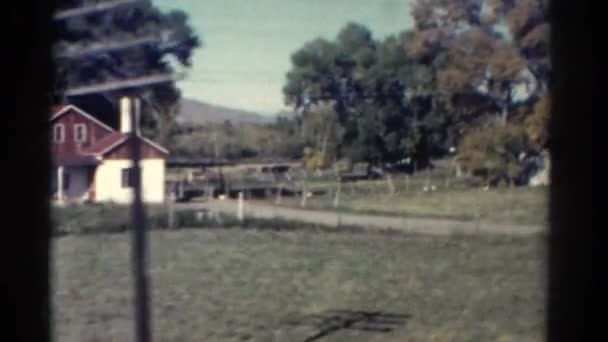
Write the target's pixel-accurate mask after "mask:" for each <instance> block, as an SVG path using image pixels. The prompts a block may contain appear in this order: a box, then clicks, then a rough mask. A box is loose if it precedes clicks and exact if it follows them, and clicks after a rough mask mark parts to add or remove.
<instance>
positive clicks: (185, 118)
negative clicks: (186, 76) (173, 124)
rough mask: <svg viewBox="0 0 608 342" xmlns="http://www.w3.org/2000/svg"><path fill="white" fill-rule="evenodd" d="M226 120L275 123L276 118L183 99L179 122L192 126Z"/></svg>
mask: <svg viewBox="0 0 608 342" xmlns="http://www.w3.org/2000/svg"><path fill="white" fill-rule="evenodd" d="M226 120H230V121H232V122H233V123H239V122H244V123H267V122H272V121H274V120H275V117H274V116H265V115H261V114H258V113H255V112H250V111H245V110H240V109H234V108H227V107H222V106H218V105H212V104H209V103H205V102H202V101H198V100H193V99H186V98H184V99H182V102H181V109H180V113H179V115H178V116H177V121H178V122H180V123H192V124H206V123H218V122H224V121H226Z"/></svg>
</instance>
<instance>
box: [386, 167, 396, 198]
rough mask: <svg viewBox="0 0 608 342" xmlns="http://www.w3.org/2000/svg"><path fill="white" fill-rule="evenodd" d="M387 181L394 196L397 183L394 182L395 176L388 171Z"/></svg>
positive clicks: (390, 192)
mask: <svg viewBox="0 0 608 342" xmlns="http://www.w3.org/2000/svg"><path fill="white" fill-rule="evenodd" d="M386 182H387V184H388V193H389V194H390V195H391V196H392V195H394V194H395V184H393V177H392V176H391V174H390V173H388V172H387V173H386Z"/></svg>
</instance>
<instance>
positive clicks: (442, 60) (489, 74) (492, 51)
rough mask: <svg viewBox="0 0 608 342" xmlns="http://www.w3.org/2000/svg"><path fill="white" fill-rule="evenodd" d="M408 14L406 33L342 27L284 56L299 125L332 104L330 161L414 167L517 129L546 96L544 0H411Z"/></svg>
mask: <svg viewBox="0 0 608 342" xmlns="http://www.w3.org/2000/svg"><path fill="white" fill-rule="evenodd" d="M412 15H413V18H414V20H415V29H414V30H412V31H405V32H403V33H401V34H400V35H397V36H390V37H387V38H386V39H384V40H377V39H374V38H373V36H372V33H371V32H370V31H369V30H368V29H367V28H366V27H364V26H362V25H360V24H355V23H350V24H348V25H346V26H345V27H344V28H343V29H342V30H341V31H340V33H339V34H338V36H337V37H336V39H335V40H333V41H330V40H327V39H321V38H319V39H316V40H313V41H311V42H308V43H306V44H304V45H303V46H302V48H300V49H299V50H297V51H296V52H295V53H294V54H293V55H292V68H291V70H290V71H289V72H288V73H287V75H286V83H285V87H284V89H283V93H284V95H285V100H286V103H287V104H289V105H293V106H294V107H295V108H296V109H300V110H301V112H302V113H303V117H306V116H309V115H312V114H311V113H312V112H314V109H313V110H310V108H317V107H319V106H323V105H324V106H327V105H331V106H333V108H334V111H335V113H336V118H337V121H338V123H339V125H340V126H341V127H342V128H343V130H344V132H343V134H342V135H341V139H339V141H338V143H337V148H336V155H337V158H338V159H339V158H344V157H348V158H350V159H352V160H353V161H362V160H365V161H371V162H381V163H383V162H394V161H396V160H400V159H402V158H404V157H406V156H411V157H413V158H414V159H415V160H416V161H417V163H418V165H420V166H423V165H424V164H425V161H428V160H429V159H430V158H434V157H442V156H445V155H446V154H447V153H448V151H449V149H450V147H452V146H455V145H456V144H458V142H459V141H460V139H462V137H463V135H464V134H466V132H469V131H471V130H473V129H475V128H487V127H492V126H494V125H496V124H502V125H503V126H504V125H509V124H516V123H517V124H519V123H520V122H521V118H520V117H519V114H520V113H521V112H522V108H521V107H522V106H528V107H530V106H533V105H534V104H535V103H536V102H537V101H538V99H539V98H542V97H544V96H546V94H547V84H548V81H549V70H550V65H549V63H548V60H549V57H548V50H547V38H548V35H547V30H548V24H547V9H546V2H541V1H539V0H516V1H513V2H500V1H491V0H482V1H478V0H456V1H452V0H418V1H416V2H415V3H414V6H413V8H412ZM522 86H525V87H526V89H527V90H528V93H527V95H526V97H524V98H523V99H522V98H521V97H517V96H516V91H517V90H518V89H520V88H521V87H522ZM523 112H525V113H528V112H531V111H530V110H523ZM303 120H306V119H303ZM530 120H532V119H530ZM537 121H538V123H539V125H542V122H543V120H540V119H539V120H537ZM475 139H477V138H474V140H475Z"/></svg>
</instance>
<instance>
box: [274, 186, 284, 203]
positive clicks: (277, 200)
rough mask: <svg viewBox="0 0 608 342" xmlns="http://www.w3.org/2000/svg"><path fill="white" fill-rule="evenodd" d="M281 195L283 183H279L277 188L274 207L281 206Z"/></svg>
mask: <svg viewBox="0 0 608 342" xmlns="http://www.w3.org/2000/svg"><path fill="white" fill-rule="evenodd" d="M282 193H283V183H279V187H278V191H277V198H276V200H275V202H274V203H275V204H276V205H280V204H281V196H282V195H283V194H282Z"/></svg>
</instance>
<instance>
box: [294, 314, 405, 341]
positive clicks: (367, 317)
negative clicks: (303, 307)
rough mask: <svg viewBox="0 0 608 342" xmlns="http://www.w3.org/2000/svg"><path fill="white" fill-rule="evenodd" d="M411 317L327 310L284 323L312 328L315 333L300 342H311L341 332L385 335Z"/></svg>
mask: <svg viewBox="0 0 608 342" xmlns="http://www.w3.org/2000/svg"><path fill="white" fill-rule="evenodd" d="M411 317H412V316H411V315H409V314H398V313H388V312H382V311H361V310H328V311H324V312H322V313H319V314H311V315H305V316H300V317H292V318H290V319H288V320H286V322H285V323H286V324H288V325H291V326H310V327H312V328H313V329H314V330H315V332H314V333H313V334H311V335H310V336H308V337H306V338H305V339H303V340H302V342H313V341H320V340H321V339H322V338H324V337H327V336H330V335H332V334H335V333H338V332H340V331H342V330H356V331H362V332H369V333H379V334H386V333H389V332H391V331H393V330H394V329H395V328H397V327H398V326H402V325H405V323H406V321H407V320H408V319H410V318H411Z"/></svg>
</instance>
